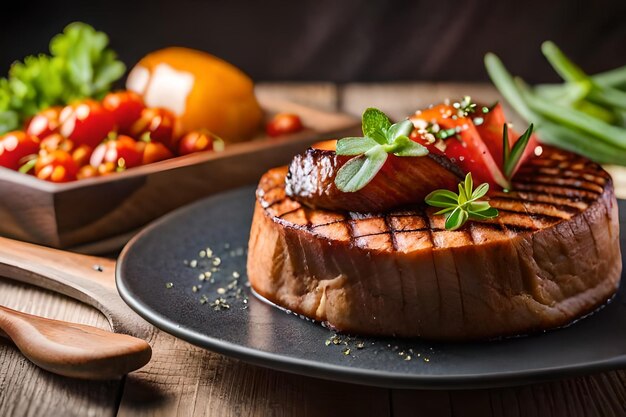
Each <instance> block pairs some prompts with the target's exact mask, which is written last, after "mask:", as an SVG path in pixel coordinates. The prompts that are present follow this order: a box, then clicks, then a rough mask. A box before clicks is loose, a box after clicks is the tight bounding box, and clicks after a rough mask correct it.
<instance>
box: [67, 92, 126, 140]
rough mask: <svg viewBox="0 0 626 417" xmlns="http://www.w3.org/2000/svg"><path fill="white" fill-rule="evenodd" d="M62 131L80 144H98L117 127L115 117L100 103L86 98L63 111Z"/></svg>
mask: <svg viewBox="0 0 626 417" xmlns="http://www.w3.org/2000/svg"><path fill="white" fill-rule="evenodd" d="M60 121H61V128H60V132H61V134H62V135H63V136H65V137H66V138H68V139H71V140H72V141H73V142H74V143H76V144H78V145H88V146H91V147H95V146H97V145H98V144H99V143H100V142H102V141H103V140H104V139H105V138H106V137H107V135H108V134H109V132H111V131H113V130H114V129H115V119H114V118H113V115H112V114H111V113H110V112H109V111H108V110H106V109H105V108H104V107H102V105H101V104H100V103H98V102H97V101H94V100H84V101H81V102H78V103H76V104H72V105H69V106H66V107H65V108H64V109H63V110H62V111H61V116H60Z"/></svg>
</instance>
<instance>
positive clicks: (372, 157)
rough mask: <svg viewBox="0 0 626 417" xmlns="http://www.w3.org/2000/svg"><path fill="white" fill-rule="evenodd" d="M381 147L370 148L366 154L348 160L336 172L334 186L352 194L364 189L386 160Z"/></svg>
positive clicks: (385, 154)
mask: <svg viewBox="0 0 626 417" xmlns="http://www.w3.org/2000/svg"><path fill="white" fill-rule="evenodd" d="M387 156H388V154H387V152H385V151H384V149H382V147H378V148H372V149H370V151H368V153H366V154H364V155H361V156H357V157H354V158H352V159H350V160H349V161H348V162H346V164H345V165H344V166H342V167H341V168H340V169H339V171H338V172H337V176H336V177H335V185H336V186H337V188H338V189H339V190H340V191H343V192H345V193H352V192H355V191H358V190H360V189H361V188H363V187H365V186H366V185H367V184H369V182H370V181H371V180H372V179H374V177H375V176H376V174H377V173H378V171H380V169H381V168H382V166H383V165H384V164H385V161H386V160H387Z"/></svg>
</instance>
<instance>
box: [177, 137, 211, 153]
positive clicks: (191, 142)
mask: <svg viewBox="0 0 626 417" xmlns="http://www.w3.org/2000/svg"><path fill="white" fill-rule="evenodd" d="M214 143H215V137H214V136H213V135H212V134H211V133H210V132H201V131H193V132H189V133H187V134H186V135H185V136H183V137H182V138H181V139H180V142H179V143H178V154H179V155H187V154H190V153H194V152H201V151H212V150H213V145H214Z"/></svg>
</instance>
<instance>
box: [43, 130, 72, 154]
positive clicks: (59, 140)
mask: <svg viewBox="0 0 626 417" xmlns="http://www.w3.org/2000/svg"><path fill="white" fill-rule="evenodd" d="M40 147H41V150H42V151H45V152H52V151H56V150H57V149H60V150H62V151H65V152H72V150H73V149H74V143H73V142H72V141H71V140H70V139H67V138H65V137H63V136H62V135H61V134H59V133H53V134H51V135H48V136H46V137H45V138H43V139H42V140H41V143H40Z"/></svg>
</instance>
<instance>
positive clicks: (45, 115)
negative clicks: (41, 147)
mask: <svg viewBox="0 0 626 417" xmlns="http://www.w3.org/2000/svg"><path fill="white" fill-rule="evenodd" d="M61 110H62V108H61V107H50V108H48V109H45V110H43V111H41V112H39V113H37V114H36V115H35V116H34V117H33V118H32V119H30V122H28V126H27V127H26V133H28V134H29V135H33V136H37V137H38V138H39V139H43V138H45V137H46V136H50V135H51V134H53V133H56V132H57V130H58V129H59V126H60V124H61V123H60V122H59V116H60V114H61Z"/></svg>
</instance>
